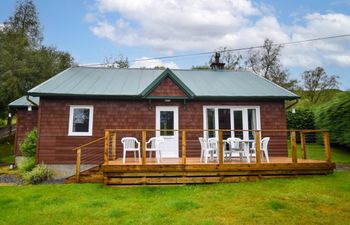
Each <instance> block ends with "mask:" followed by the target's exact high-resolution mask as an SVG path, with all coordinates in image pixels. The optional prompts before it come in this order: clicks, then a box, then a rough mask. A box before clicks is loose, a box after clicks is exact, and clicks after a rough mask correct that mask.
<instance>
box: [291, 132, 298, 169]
mask: <svg viewBox="0 0 350 225" xmlns="http://www.w3.org/2000/svg"><path fill="white" fill-rule="evenodd" d="M290 144H291V148H292V162H293V163H297V162H298V155H297V141H296V133H295V131H291V132H290Z"/></svg>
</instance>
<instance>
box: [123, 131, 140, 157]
mask: <svg viewBox="0 0 350 225" xmlns="http://www.w3.org/2000/svg"><path fill="white" fill-rule="evenodd" d="M121 142H122V144H123V163H125V158H126V153H127V152H134V158H135V161H136V152H137V153H138V155H139V162H141V150H140V142H139V141H138V140H137V139H136V138H134V137H124V138H122V140H121Z"/></svg>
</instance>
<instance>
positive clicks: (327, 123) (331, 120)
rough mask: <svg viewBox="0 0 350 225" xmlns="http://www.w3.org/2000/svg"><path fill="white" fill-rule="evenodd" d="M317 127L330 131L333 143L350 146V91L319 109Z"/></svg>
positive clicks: (340, 94)
mask: <svg viewBox="0 0 350 225" xmlns="http://www.w3.org/2000/svg"><path fill="white" fill-rule="evenodd" d="M316 126H317V127H318V128H320V129H328V130H329V132H330V140H331V143H333V144H340V145H346V146H350V91H345V92H341V93H338V94H337V95H336V97H335V98H334V99H333V100H332V101H330V102H329V103H328V104H325V105H323V106H321V107H319V108H318V110H317V112H316Z"/></svg>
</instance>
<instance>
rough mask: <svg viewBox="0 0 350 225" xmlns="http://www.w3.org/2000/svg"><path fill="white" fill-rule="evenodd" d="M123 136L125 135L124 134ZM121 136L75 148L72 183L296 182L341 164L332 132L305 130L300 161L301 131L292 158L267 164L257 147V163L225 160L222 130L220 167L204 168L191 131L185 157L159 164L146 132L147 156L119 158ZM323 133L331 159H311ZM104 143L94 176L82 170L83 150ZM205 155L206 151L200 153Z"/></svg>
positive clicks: (92, 171)
mask: <svg viewBox="0 0 350 225" xmlns="http://www.w3.org/2000/svg"><path fill="white" fill-rule="evenodd" d="M118 131H119V130H118ZM116 132H117V130H105V137H101V138H98V139H96V140H94V141H91V142H90V143H87V144H85V145H81V146H79V147H77V148H75V149H73V150H74V151H76V153H77V160H76V175H75V176H72V177H70V178H68V179H66V182H67V183H71V182H83V183H84V182H90V183H91V182H95V183H96V182H98V183H105V184H106V185H118V186H122V185H128V186H129V185H165V184H166V185H168V184H197V183H218V182H240V181H247V180H248V181H251V180H258V179H263V178H275V177H293V176H299V175H303V176H304V175H325V174H330V173H332V172H333V170H334V168H335V164H334V163H332V161H331V150H330V144H329V136H328V131H323V130H322V131H309V130H302V131H299V132H300V135H301V136H300V138H301V153H302V154H301V158H298V156H297V144H296V131H295V130H292V131H290V138H291V141H290V142H291V157H290V158H288V157H270V162H266V161H265V160H264V159H263V158H262V157H261V154H260V153H261V149H260V145H256V156H257V157H256V158H253V160H252V162H250V163H248V162H246V161H241V159H240V158H233V159H231V160H229V159H228V158H225V155H224V151H223V148H224V145H223V143H224V142H223V131H222V130H218V134H219V139H218V150H219V151H218V162H209V163H202V162H200V158H199V157H196V158H194V157H187V155H186V151H187V142H186V132H189V130H182V131H181V134H182V135H181V146H180V148H179V152H180V153H181V154H179V155H181V157H180V158H163V159H162V160H161V163H159V164H158V163H157V162H156V160H155V158H151V159H150V158H148V157H147V154H146V148H145V146H146V140H147V139H146V130H142V140H141V156H142V158H141V159H140V160H139V159H138V158H137V160H135V159H134V158H127V159H126V163H123V162H122V158H116V156H117V154H116V152H117V151H116V143H117V142H116ZM254 132H255V139H256V140H260V132H261V131H259V130H258V131H254ZM308 132H322V133H323V137H324V150H325V160H323V161H321V160H311V159H307V157H306V156H307V154H306V149H307V148H306V147H305V146H306V145H305V136H303V135H304V134H305V133H308ZM102 140H104V151H103V162H102V163H101V164H100V165H99V166H97V167H94V168H92V169H90V170H88V171H83V172H82V171H81V170H80V165H81V164H84V162H83V161H81V159H82V157H81V155H82V154H84V152H85V151H82V149H83V148H85V147H86V146H88V145H91V144H93V143H96V142H98V141H102ZM198 152H200V150H198Z"/></svg>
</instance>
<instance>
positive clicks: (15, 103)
mask: <svg viewBox="0 0 350 225" xmlns="http://www.w3.org/2000/svg"><path fill="white" fill-rule="evenodd" d="M29 99H30V100H31V101H33V102H34V103H35V104H37V105H39V103H40V98H39V97H32V96H29ZM27 106H34V105H33V104H32V103H31V102H29V101H28V100H27V96H22V97H20V98H19V99H16V100H14V101H13V102H11V103H10V104H9V107H13V108H14V107H27Z"/></svg>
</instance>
